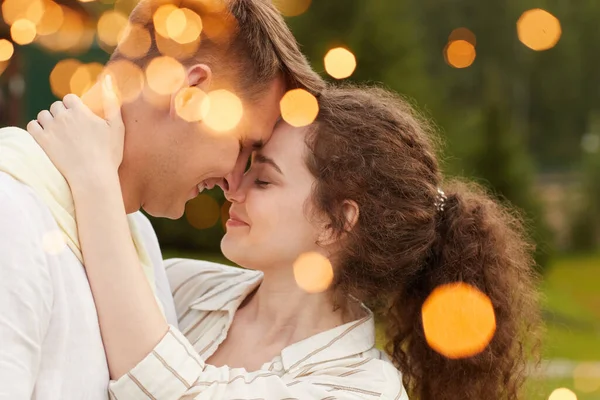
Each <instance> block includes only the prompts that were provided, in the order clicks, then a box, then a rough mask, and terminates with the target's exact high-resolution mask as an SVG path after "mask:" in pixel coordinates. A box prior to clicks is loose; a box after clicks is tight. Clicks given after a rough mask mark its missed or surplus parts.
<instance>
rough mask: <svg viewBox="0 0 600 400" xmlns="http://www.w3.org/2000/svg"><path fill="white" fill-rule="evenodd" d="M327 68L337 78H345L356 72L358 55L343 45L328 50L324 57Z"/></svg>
mask: <svg viewBox="0 0 600 400" xmlns="http://www.w3.org/2000/svg"><path fill="white" fill-rule="evenodd" d="M324 64H325V70H326V71H327V73H328V74H329V75H331V76H332V77H334V78H335V79H344V78H347V77H349V76H350V75H352V74H353V73H354V70H355V69H356V57H355V56H354V54H352V52H351V51H350V50H348V49H345V48H343V47H337V48H335V49H331V50H329V51H328V52H327V54H326V55H325V58H324Z"/></svg>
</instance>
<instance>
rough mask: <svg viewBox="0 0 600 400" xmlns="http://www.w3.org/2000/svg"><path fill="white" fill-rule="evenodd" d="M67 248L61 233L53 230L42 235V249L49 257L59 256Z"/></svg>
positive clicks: (63, 235)
mask: <svg viewBox="0 0 600 400" xmlns="http://www.w3.org/2000/svg"><path fill="white" fill-rule="evenodd" d="M66 247H67V242H66V240H65V234H64V233H63V232H62V231H59V230H55V231H50V232H47V233H45V234H44V236H43V237H42V248H43V249H44V251H45V252H46V254H49V255H53V256H54V255H57V254H60V253H61V252H62V251H63V250H65V248H66Z"/></svg>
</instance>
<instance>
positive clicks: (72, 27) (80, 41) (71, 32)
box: [38, 7, 94, 53]
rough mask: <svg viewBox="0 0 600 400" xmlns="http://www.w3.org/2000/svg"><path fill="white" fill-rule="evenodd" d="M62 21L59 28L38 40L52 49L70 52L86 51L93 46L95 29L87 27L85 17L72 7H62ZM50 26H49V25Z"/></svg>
mask: <svg viewBox="0 0 600 400" xmlns="http://www.w3.org/2000/svg"><path fill="white" fill-rule="evenodd" d="M61 12H62V23H61V25H60V27H59V28H58V30H56V31H55V32H54V33H51V34H48V35H46V36H40V37H38V42H39V43H40V44H41V45H42V46H44V47H46V48H47V49H49V50H51V51H56V52H60V51H65V52H70V53H76V52H84V51H86V50H87V49H89V47H90V46H91V44H92V42H93V38H94V30H93V29H92V28H91V27H89V26H88V27H86V23H85V21H84V17H83V16H82V15H81V14H80V13H78V12H75V11H73V10H72V9H70V8H69V7H62V8H61ZM48 28H49V27H48Z"/></svg>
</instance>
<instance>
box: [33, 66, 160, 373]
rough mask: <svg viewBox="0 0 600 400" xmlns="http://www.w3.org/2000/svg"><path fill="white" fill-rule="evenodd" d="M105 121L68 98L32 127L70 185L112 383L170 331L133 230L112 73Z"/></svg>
mask: <svg viewBox="0 0 600 400" xmlns="http://www.w3.org/2000/svg"><path fill="white" fill-rule="evenodd" d="M102 95H103V96H102V97H103V98H102V103H103V106H104V115H105V117H106V119H102V118H100V117H98V116H97V115H95V114H94V113H92V112H91V111H90V109H89V108H87V107H86V106H85V105H84V104H83V102H82V101H81V99H80V98H79V97H77V96H75V95H72V94H70V95H67V96H65V98H64V99H63V101H62V102H60V101H58V102H55V103H54V104H52V106H51V107H50V112H49V111H47V110H44V111H42V112H40V113H39V114H38V117H37V120H35V121H31V122H30V123H29V124H28V125H27V130H28V131H29V133H30V134H31V135H32V136H33V137H34V138H35V140H36V141H37V142H38V144H40V146H41V147H42V148H43V149H44V151H45V152H46V154H47V155H48V157H49V158H50V159H51V160H52V162H53V164H54V165H55V166H56V168H57V169H58V170H59V171H60V172H61V173H62V174H63V176H64V177H65V179H66V180H67V181H68V183H69V186H70V187H71V192H72V195H73V200H74V203H75V214H76V220H77V227H78V231H79V240H80V242H81V250H82V254H83V258H84V261H85V262H84V265H85V269H86V272H87V275H88V279H89V282H90V287H91V289H92V294H93V296H94V302H95V303H96V309H97V311H98V319H99V322H100V328H101V334H102V340H103V342H104V346H105V349H106V355H107V360H108V365H109V369H110V372H111V376H112V377H113V378H119V377H121V376H122V375H123V374H125V373H127V371H129V370H130V369H131V368H132V367H134V366H135V365H136V364H137V363H138V362H139V361H141V360H142V359H143V358H144V357H145V356H146V355H147V354H148V353H150V352H151V351H152V349H153V348H154V346H155V345H156V344H157V343H158V342H159V341H160V339H161V338H162V337H163V336H164V335H165V333H166V332H167V330H168V326H167V323H166V321H165V319H164V317H163V316H162V313H161V311H160V308H159V306H158V304H157V303H156V300H155V297H154V293H153V292H152V289H151V287H150V286H149V285H148V282H147V280H146V279H145V276H144V273H143V269H142V266H141V264H140V262H139V260H138V257H137V253H136V250H135V245H134V243H133V240H132V238H131V233H130V231H129V224H128V221H127V214H126V212H125V206H124V203H123V197H122V194H121V186H120V183H119V177H118V169H119V166H120V164H121V162H122V160H123V148H124V141H125V127H124V125H123V120H122V117H121V108H120V102H119V99H118V98H117V96H116V94H115V92H114V91H113V87H112V81H111V78H110V75H106V76H105V79H104V81H103V82H102Z"/></svg>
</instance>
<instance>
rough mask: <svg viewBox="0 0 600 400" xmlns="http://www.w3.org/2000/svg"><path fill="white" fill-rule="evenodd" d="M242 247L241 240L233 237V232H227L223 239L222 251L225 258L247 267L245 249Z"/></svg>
mask: <svg viewBox="0 0 600 400" xmlns="http://www.w3.org/2000/svg"><path fill="white" fill-rule="evenodd" d="M241 247H242V246H240V243H239V240H238V239H236V238H233V237H231V234H228V233H226V234H225V236H223V239H221V253H223V255H224V256H225V258H226V259H228V260H229V261H231V262H234V263H236V264H237V265H239V266H242V267H246V266H245V265H244V260H245V258H246V257H243V254H244V249H242V248H241Z"/></svg>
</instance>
